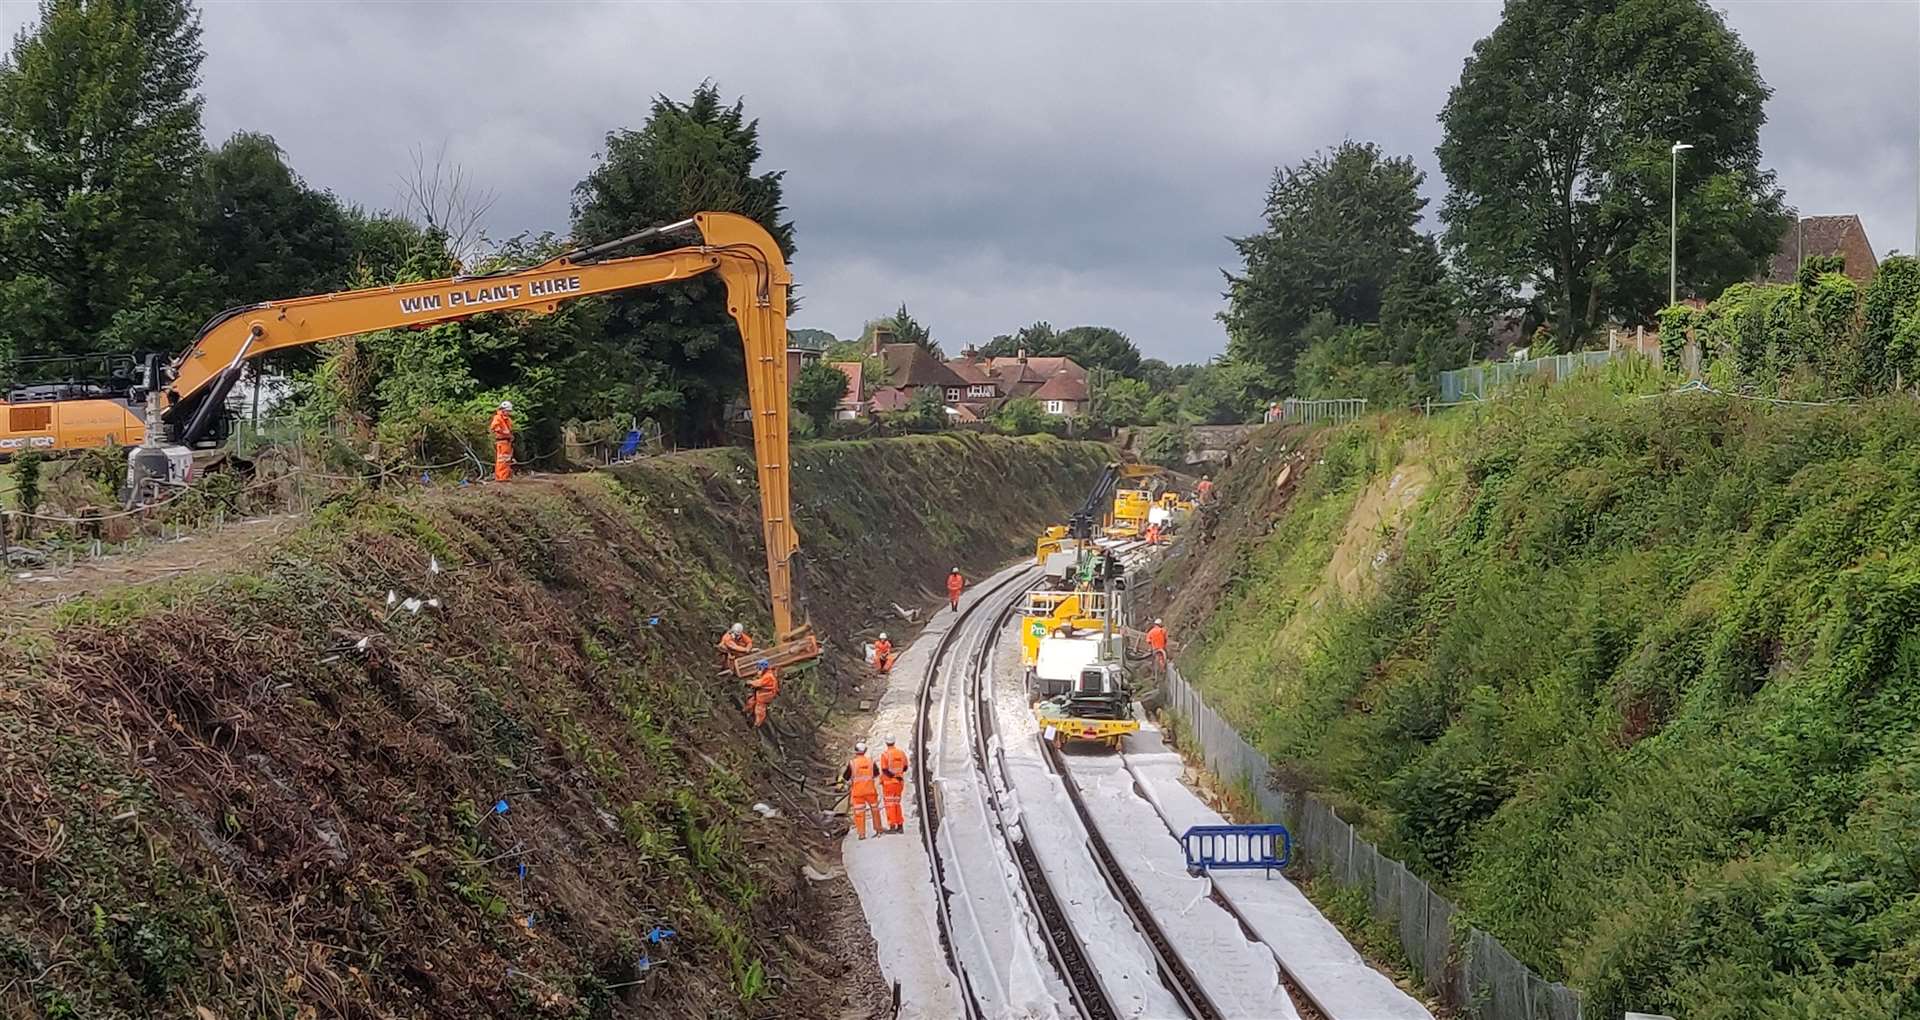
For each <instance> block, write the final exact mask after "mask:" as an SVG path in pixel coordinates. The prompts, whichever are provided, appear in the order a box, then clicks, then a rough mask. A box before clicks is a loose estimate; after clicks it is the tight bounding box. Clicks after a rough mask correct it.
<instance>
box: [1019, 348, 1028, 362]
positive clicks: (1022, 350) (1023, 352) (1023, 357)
mask: <svg viewBox="0 0 1920 1020" xmlns="http://www.w3.org/2000/svg"><path fill="white" fill-rule="evenodd" d="M1020 363H1021V364H1022V365H1024V364H1026V363H1027V349H1026V348H1025V347H1022V348H1020Z"/></svg>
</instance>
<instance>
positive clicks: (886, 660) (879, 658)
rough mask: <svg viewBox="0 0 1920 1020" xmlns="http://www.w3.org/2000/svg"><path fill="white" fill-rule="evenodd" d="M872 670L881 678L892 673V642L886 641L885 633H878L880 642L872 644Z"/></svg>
mask: <svg viewBox="0 0 1920 1020" xmlns="http://www.w3.org/2000/svg"><path fill="white" fill-rule="evenodd" d="M873 668H874V669H876V670H879V671H880V675H881V676H886V675H887V674H888V673H891V672H893V642H892V641H889V640H887V632H886V631H881V632H880V640H878V641H875V642H874V643H873Z"/></svg>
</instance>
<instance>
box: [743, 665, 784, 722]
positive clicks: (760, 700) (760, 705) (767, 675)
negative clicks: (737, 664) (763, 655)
mask: <svg viewBox="0 0 1920 1020" xmlns="http://www.w3.org/2000/svg"><path fill="white" fill-rule="evenodd" d="M747 687H749V688H750V690H749V691H748V692H747V705H746V712H747V715H748V716H750V717H751V718H752V719H753V728H754V729H756V730H757V729H759V728H760V727H762V726H765V725H766V724H767V706H768V705H771V704H773V699H774V698H775V697H776V696H778V695H779V693H780V674H778V673H775V672H774V671H773V663H771V662H768V661H767V660H765V659H761V660H760V675H759V676H757V677H754V678H753V679H752V680H749V681H747Z"/></svg>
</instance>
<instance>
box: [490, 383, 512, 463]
mask: <svg viewBox="0 0 1920 1020" xmlns="http://www.w3.org/2000/svg"><path fill="white" fill-rule="evenodd" d="M487 431H488V432H491V433H493V480H494V481H496V482H504V481H506V480H507V479H509V478H512V477H513V401H511V400H502V401H501V402H500V406H499V408H498V409H496V410H495V411H494V412H493V421H491V422H489V423H488V424H487Z"/></svg>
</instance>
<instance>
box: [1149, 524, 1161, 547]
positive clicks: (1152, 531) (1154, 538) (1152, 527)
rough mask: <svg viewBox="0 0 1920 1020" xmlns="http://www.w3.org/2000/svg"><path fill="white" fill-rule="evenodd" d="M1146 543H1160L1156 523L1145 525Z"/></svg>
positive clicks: (1158, 526)
mask: <svg viewBox="0 0 1920 1020" xmlns="http://www.w3.org/2000/svg"><path fill="white" fill-rule="evenodd" d="M1147 544H1148V545H1159V544H1160V525H1158V524H1149V525H1147Z"/></svg>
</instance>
